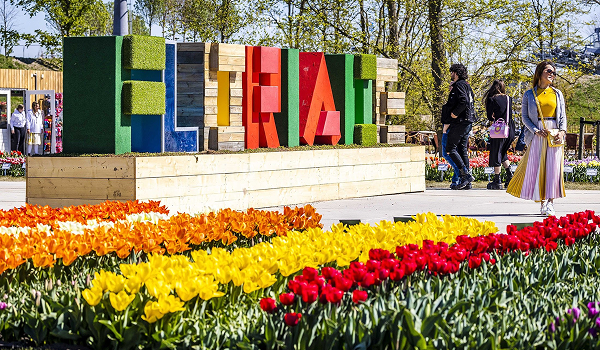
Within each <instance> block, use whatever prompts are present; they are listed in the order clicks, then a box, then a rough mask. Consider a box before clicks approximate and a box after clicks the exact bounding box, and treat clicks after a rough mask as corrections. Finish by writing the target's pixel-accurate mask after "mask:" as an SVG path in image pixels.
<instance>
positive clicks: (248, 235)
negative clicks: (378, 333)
mask: <svg viewBox="0 0 600 350" xmlns="http://www.w3.org/2000/svg"><path fill="white" fill-rule="evenodd" d="M140 213H141V214H142V215H138V214H140ZM166 214H168V211H167V210H166V209H165V208H164V207H161V206H160V205H159V203H158V202H149V203H140V202H138V201H135V202H125V203H121V202H105V203H103V204H100V205H92V206H89V205H86V206H79V207H69V208H64V209H60V210H58V209H52V208H49V207H40V206H29V205H28V206H25V207H21V208H18V209H13V210H11V211H5V212H1V214H0V225H3V227H0V250H3V251H4V254H2V255H0V273H1V272H4V271H5V270H12V269H16V268H17V267H18V266H20V265H22V264H24V263H26V262H28V260H30V261H31V262H32V263H33V266H34V267H36V268H37V267H51V266H53V265H54V264H55V262H56V261H57V260H60V262H61V265H62V266H69V265H71V264H72V263H73V262H74V261H75V260H76V259H77V258H78V257H86V258H87V260H90V259H91V260H93V259H95V258H97V257H103V256H105V255H108V258H109V259H115V260H114V261H115V263H118V260H119V259H125V258H127V257H129V256H130V255H132V254H133V256H134V257H135V256H136V255H140V254H149V253H157V254H165V253H168V254H177V253H182V252H185V251H187V250H191V249H199V248H201V247H203V246H205V245H206V244H212V245H213V246H215V245H216V246H219V245H222V246H228V245H231V244H233V243H234V242H236V241H238V240H240V239H241V240H252V239H254V238H255V237H256V236H259V237H260V238H265V237H270V236H273V235H274V236H279V235H285V234H287V233H288V231H290V230H304V229H307V228H313V227H320V226H321V225H320V224H319V221H320V220H321V216H320V215H319V214H317V213H315V211H314V208H312V207H311V206H310V205H307V206H305V207H304V208H296V209H291V208H287V207H286V208H285V210H284V213H283V214H279V213H274V212H267V211H258V210H252V209H251V210H248V211H247V212H237V211H232V210H220V211H218V212H217V213H209V214H200V215H197V216H190V215H189V214H177V215H174V216H172V217H168V216H167V215H166ZM70 219H72V220H75V221H65V220H70ZM85 219H87V222H86V224H82V222H83V221H84V220H85ZM115 255H116V257H115ZM25 268H26V269H27V268H29V266H26V267H25Z"/></svg>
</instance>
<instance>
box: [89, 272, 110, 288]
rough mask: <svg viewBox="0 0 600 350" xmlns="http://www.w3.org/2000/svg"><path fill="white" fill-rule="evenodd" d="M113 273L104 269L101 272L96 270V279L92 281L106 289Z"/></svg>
mask: <svg viewBox="0 0 600 350" xmlns="http://www.w3.org/2000/svg"><path fill="white" fill-rule="evenodd" d="M112 275H114V273H112V272H106V271H104V270H100V272H94V280H93V281H92V284H93V285H94V287H99V288H100V289H102V291H105V290H107V289H108V288H107V286H106V280H107V279H108V278H109V277H110V276H112Z"/></svg>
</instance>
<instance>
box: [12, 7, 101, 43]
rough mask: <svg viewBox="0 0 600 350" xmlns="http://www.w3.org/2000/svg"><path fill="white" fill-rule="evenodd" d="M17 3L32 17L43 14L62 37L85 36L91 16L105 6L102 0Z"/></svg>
mask: <svg viewBox="0 0 600 350" xmlns="http://www.w3.org/2000/svg"><path fill="white" fill-rule="evenodd" d="M16 3H17V5H18V6H20V7H22V8H23V10H25V12H27V13H29V15H30V16H31V17H33V16H35V15H36V14H37V13H38V12H43V13H44V14H45V15H46V22H48V24H49V25H50V26H51V27H52V28H53V29H55V30H56V31H57V32H58V33H59V34H60V35H62V36H76V35H83V34H85V32H86V30H87V29H88V27H89V24H88V23H87V22H86V19H87V18H88V17H89V14H90V13H91V12H93V11H97V10H98V9H99V8H100V7H101V6H104V4H103V3H102V2H101V1H100V0H16Z"/></svg>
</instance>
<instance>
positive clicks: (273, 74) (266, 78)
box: [242, 46, 281, 148]
mask: <svg viewBox="0 0 600 350" xmlns="http://www.w3.org/2000/svg"><path fill="white" fill-rule="evenodd" d="M242 81H243V83H242V85H243V89H244V92H243V93H244V98H243V104H242V106H243V112H242V113H243V116H242V117H243V121H244V126H245V127H246V148H258V147H270V148H275V147H279V138H278V137H277V128H276V127H275V118H274V116H273V113H279V112H281V49H279V48H276V47H264V46H246V72H244V73H243V74H242Z"/></svg>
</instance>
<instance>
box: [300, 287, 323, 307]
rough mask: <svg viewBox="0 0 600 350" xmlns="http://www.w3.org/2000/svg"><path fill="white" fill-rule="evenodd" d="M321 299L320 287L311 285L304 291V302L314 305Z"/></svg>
mask: <svg viewBox="0 0 600 350" xmlns="http://www.w3.org/2000/svg"><path fill="white" fill-rule="evenodd" d="M318 298H319V287H318V286H316V285H314V284H309V285H307V286H306V287H304V288H303V289H302V301H304V302H305V303H308V304H312V303H314V302H315V301H317V299H318Z"/></svg>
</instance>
